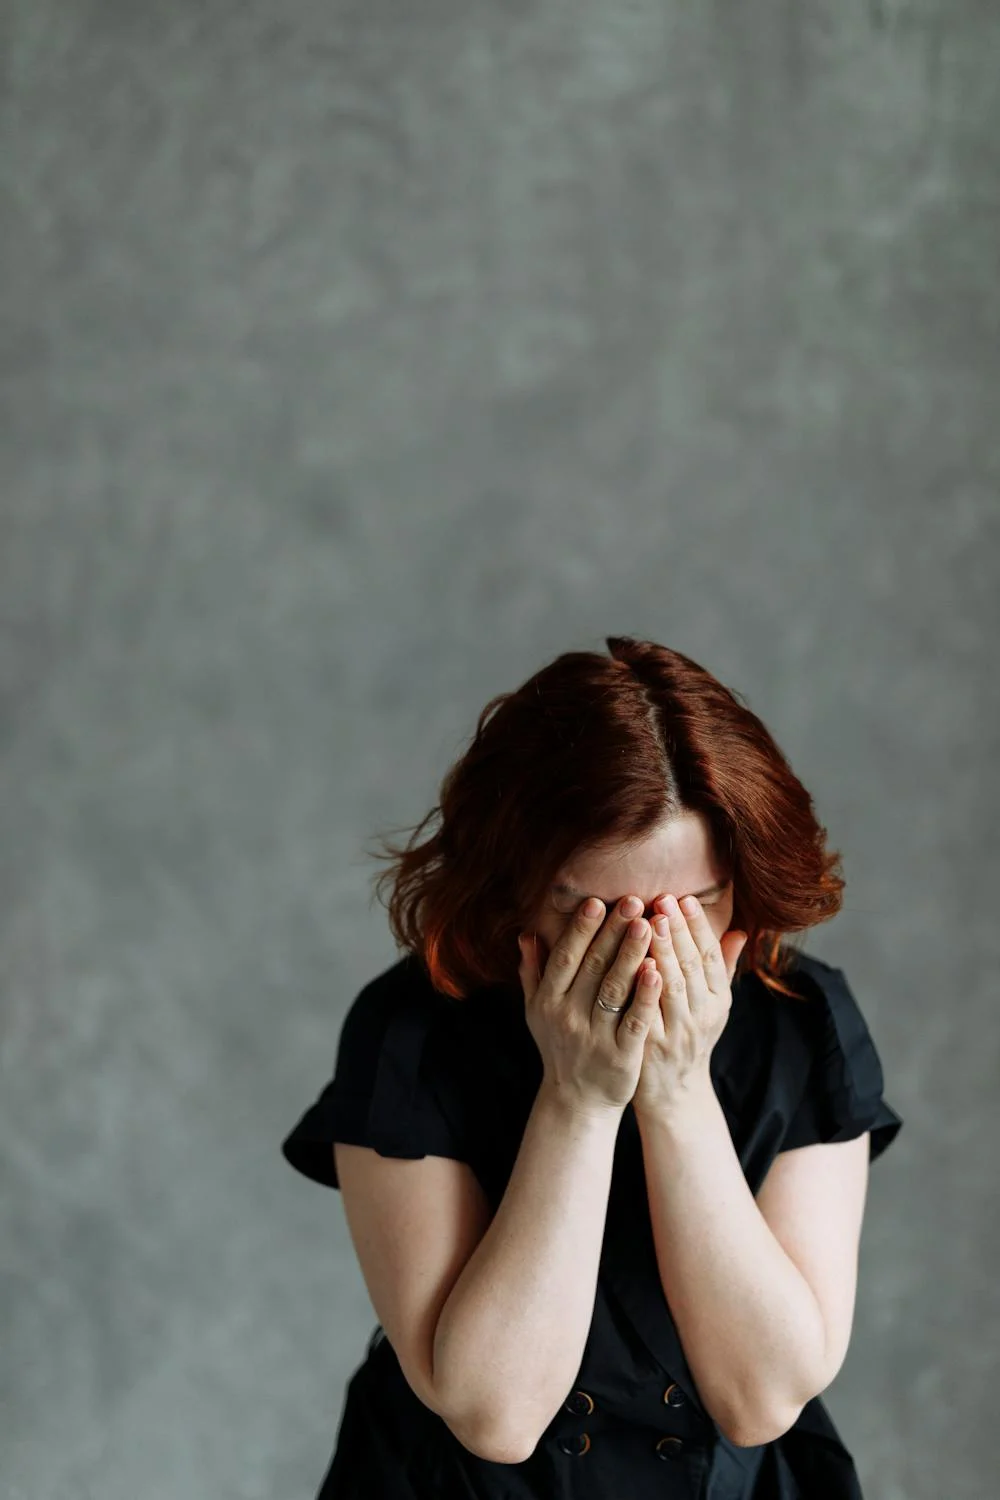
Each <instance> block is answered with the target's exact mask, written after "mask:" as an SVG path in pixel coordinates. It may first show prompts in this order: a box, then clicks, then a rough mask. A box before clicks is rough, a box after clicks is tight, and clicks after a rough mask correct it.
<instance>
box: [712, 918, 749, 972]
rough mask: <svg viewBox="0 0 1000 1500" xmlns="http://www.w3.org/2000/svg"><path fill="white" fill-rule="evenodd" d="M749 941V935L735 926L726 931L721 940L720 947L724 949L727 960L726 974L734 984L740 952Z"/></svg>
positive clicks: (723, 953) (723, 952)
mask: <svg viewBox="0 0 1000 1500" xmlns="http://www.w3.org/2000/svg"><path fill="white" fill-rule="evenodd" d="M748 941H749V935H748V934H747V933H745V932H742V931H741V930H740V929H739V928H734V929H733V930H732V931H731V932H727V933H725V934H724V935H723V937H722V938H721V939H720V941H719V947H720V948H721V949H722V956H723V958H724V959H725V961H726V975H727V977H728V979H729V983H730V984H732V982H733V976H734V975H735V973H736V965H737V964H738V963H739V959H740V954H741V953H742V952H743V949H744V948H745V947H746V945H747V942H748Z"/></svg>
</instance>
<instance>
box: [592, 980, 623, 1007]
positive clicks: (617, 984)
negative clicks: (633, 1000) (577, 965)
mask: <svg viewBox="0 0 1000 1500" xmlns="http://www.w3.org/2000/svg"><path fill="white" fill-rule="evenodd" d="M598 994H599V995H600V997H601V999H602V1000H608V1001H613V1002H614V1003H615V1004H618V1003H619V1002H621V1001H623V1000H624V999H625V997H626V996H627V995H628V985H627V984H625V983H624V982H623V980H622V977H621V975H620V974H613V973H612V974H609V975H608V976H607V978H606V979H605V981H604V983H603V984H602V985H601V988H600V989H599V991H598Z"/></svg>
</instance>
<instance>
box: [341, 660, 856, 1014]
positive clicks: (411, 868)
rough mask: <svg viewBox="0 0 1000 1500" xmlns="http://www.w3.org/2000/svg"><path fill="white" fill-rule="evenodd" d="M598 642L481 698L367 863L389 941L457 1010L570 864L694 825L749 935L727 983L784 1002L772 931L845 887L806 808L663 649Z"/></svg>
mask: <svg viewBox="0 0 1000 1500" xmlns="http://www.w3.org/2000/svg"><path fill="white" fill-rule="evenodd" d="M605 639H606V645H607V647H608V651H609V653H610V655H608V656H605V655H603V654H602V653H599V652H596V651H570V652H567V653H565V654H564V655H562V656H559V657H557V658H556V659H555V660H554V661H553V662H551V663H550V665H548V666H546V667H543V668H542V669H541V670H540V671H539V672H537V673H536V674H535V675H534V676H533V677H530V678H529V679H528V681H527V682H525V683H524V685H523V686H522V687H520V688H516V689H515V690H514V691H512V692H508V693H500V694H498V695H497V696H496V697H494V698H491V699H490V701H489V702H488V703H487V704H486V706H485V708H483V710H482V712H481V713H480V715H479V720H478V724H477V727H476V732H475V735H474V737H473V739H472V743H471V744H470V745H469V748H468V749H467V750H466V751H465V753H464V754H463V755H462V756H461V758H460V759H459V760H458V761H457V762H456V763H455V764H454V765H453V766H452V767H451V769H450V770H449V771H448V772H447V774H446V775H445V777H444V780H443V782H442V783H441V790H440V802H439V804H438V805H437V806H436V807H434V808H432V809H431V811H430V812H429V813H428V814H427V815H426V817H425V818H423V819H422V821H421V822H420V823H419V824H417V825H416V827H415V828H414V829H413V832H412V834H411V836H410V839H409V840H408V842H407V845H406V847H405V848H403V849H398V848H395V847H394V846H392V845H391V844H389V843H388V841H387V840H386V839H385V838H382V839H381V843H382V844H383V846H384V848H385V849H387V850H388V852H387V853H379V852H378V851H376V850H369V851H368V852H369V853H370V854H371V855H372V856H373V857H374V858H375V859H379V860H388V861H390V866H389V868H388V869H386V870H383V871H382V872H381V874H379V875H378V876H377V877H375V888H376V893H377V896H378V898H379V899H380V900H382V901H383V904H385V905H386V906H387V910H388V914H389V925H390V928H391V931H392V934H393V937H394V938H395V940H396V942H397V944H399V945H400V946H402V947H403V948H406V949H409V950H410V951H411V952H414V953H416V954H417V955H418V956H419V957H420V958H421V959H422V961H423V963H424V965H425V967H426V969H427V972H428V974H429V976H430V979H431V982H432V984H433V985H434V987H435V989H437V990H439V991H441V992H442V993H444V994H446V995H450V996H452V997H453V998H455V999H465V998H466V997H467V995H468V994H469V993H470V991H472V990H474V989H476V988H478V987H479V986H483V985H493V984H497V983H503V984H514V985H517V984H518V983H519V980H518V973H517V970H518V964H519V962H520V955H519V952H518V947H517V935H518V933H520V932H522V931H524V930H525V929H526V927H527V925H528V924H529V923H530V920H531V916H532V913H534V912H535V911H537V909H538V907H539V905H540V903H541V902H542V900H543V899H544V898H545V896H546V894H547V893H548V889H549V886H550V885H551V883H552V882H553V880H554V879H555V876H556V872H557V871H558V870H559V869H560V867H561V866H562V865H563V864H564V863H565V862H566V861H567V860H568V859H569V858H570V856H571V855H573V854H574V853H575V852H576V851H578V850H580V849H588V850H590V849H593V848H596V847H601V846H604V845H608V846H612V845H627V844H628V843H630V842H633V841H635V842H638V841H641V840H643V839H644V838H646V837H648V835H649V832H650V830H651V829H652V828H653V827H655V826H658V825H660V824H662V823H664V822H666V821H668V820H669V819H670V818H671V817H674V816H677V815H678V814H681V813H684V812H694V813H700V814H701V815H702V816H703V817H704V819H705V820H706V823H707V826H708V830H709V836H710V838H711V839H712V841H713V848H714V852H715V855H716V859H717V861H718V862H719V864H720V865H721V866H722V867H723V869H724V870H725V873H726V874H727V875H728V876H729V877H730V878H731V879H732V881H733V918H732V924H731V926H732V927H734V928H739V929H740V930H741V931H743V932H746V933H747V942H746V944H745V946H744V948H743V951H742V953H741V954H740V958H739V963H738V965H737V970H736V972H737V974H739V973H741V972H745V971H747V970H752V971H754V972H755V973H756V974H757V975H759V977H760V979H761V980H762V981H763V983H764V984H765V985H767V986H768V988H769V989H771V990H772V991H774V992H775V993H777V994H783V995H788V996H790V997H792V998H799V997H798V996H796V993H795V991H794V990H793V989H791V988H789V987H788V986H787V985H786V984H784V983H783V982H782V979H781V977H780V976H781V975H782V974H785V973H787V972H788V971H789V970H790V969H791V968H792V967H793V966H794V962H795V950H794V949H792V948H790V947H789V946H788V945H786V944H783V942H782V936H783V934H785V933H788V932H796V931H802V930H804V929H806V928H809V927H812V926H815V925H816V924H817V923H820V922H828V921H829V920H830V918H831V917H834V916H836V914H837V912H838V911H839V910H840V906H841V892H842V890H843V888H844V884H845V882H844V881H843V880H842V879H841V877H840V875H839V874H838V873H837V872H838V870H839V868H840V855H839V853H838V852H836V851H829V850H828V849H827V848H826V829H825V828H823V827H822V826H821V825H820V824H819V823H818V822H817V819H816V815H815V813H814V811H813V802H812V798H811V797H810V795H809V793H808V792H807V791H806V789H805V787H804V786H803V785H802V783H801V782H800V781H799V779H798V777H797V776H796V775H795V774H794V772H793V771H792V769H791V767H790V766H789V764H788V761H787V760H786V759H785V756H784V755H783V754H782V752H781V750H780V749H779V748H778V746H777V745H776V743H775V741H774V740H773V739H772V737H771V735H770V733H769V732H768V730H767V729H766V728H765V727H764V725H763V724H762V722H761V721H760V719H759V718H758V717H757V715H756V714H754V713H751V711H750V709H749V708H747V707H746V706H745V701H744V700H743V699H742V698H741V696H740V695H739V694H738V693H736V692H734V691H733V690H731V689H729V688H726V687H723V685H722V684H721V683H720V682H718V681H717V679H716V678H715V677H713V676H712V675H711V673H710V672H707V671H706V670H705V668H704V667H700V666H699V665H698V664H697V662H694V661H692V660H691V658H690V657H687V656H684V655H682V654H681V652H679V651H671V650H670V649H669V648H668V647H666V646H660V645H657V644H656V643H655V642H653V641H640V640H635V639H633V638H632V637H631V636H608V637H606V638H605ZM438 815H440V824H439V827H438V828H437V831H436V832H433V833H430V834H429V835H428V836H427V837H424V838H422V835H423V834H424V832H425V830H426V827H427V824H428V823H429V822H430V821H431V820H432V819H434V818H435V817H437V816H438ZM387 885H391V887H392V890H391V897H390V899H389V901H388V902H387V903H386V902H385V900H384V888H385V887H386V886H387Z"/></svg>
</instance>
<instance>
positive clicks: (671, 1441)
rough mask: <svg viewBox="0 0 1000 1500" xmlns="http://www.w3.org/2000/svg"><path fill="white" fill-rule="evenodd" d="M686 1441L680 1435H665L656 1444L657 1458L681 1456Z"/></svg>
mask: <svg viewBox="0 0 1000 1500" xmlns="http://www.w3.org/2000/svg"><path fill="white" fill-rule="evenodd" d="M683 1447H684V1443H683V1442H682V1440H681V1439H680V1438H679V1437H663V1438H660V1441H659V1442H658V1443H657V1445H656V1456H657V1458H680V1456H681V1449H682V1448H683Z"/></svg>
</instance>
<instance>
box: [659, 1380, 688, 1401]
mask: <svg viewBox="0 0 1000 1500" xmlns="http://www.w3.org/2000/svg"><path fill="white" fill-rule="evenodd" d="M663 1399H664V1401H665V1402H666V1404H667V1405H668V1406H684V1405H685V1404H686V1402H687V1397H686V1396H685V1394H684V1392H683V1391H682V1390H681V1388H680V1386H679V1385H678V1384H677V1382H676V1380H675V1381H674V1383H673V1385H668V1386H667V1388H666V1390H665V1391H664V1392H663Z"/></svg>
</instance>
